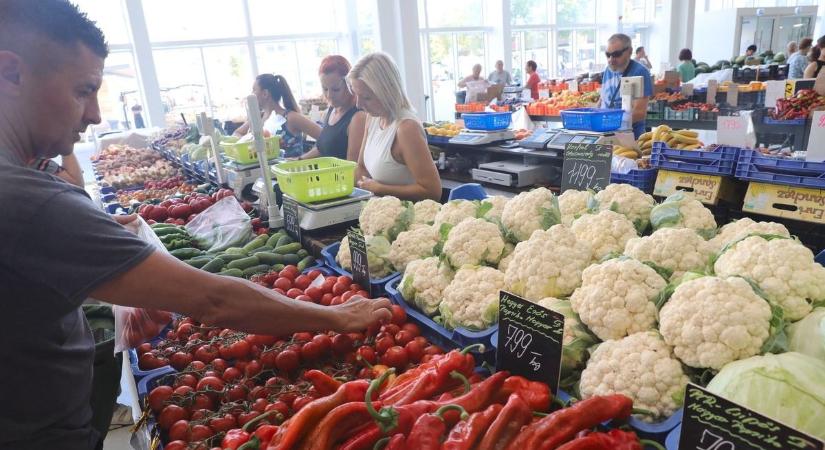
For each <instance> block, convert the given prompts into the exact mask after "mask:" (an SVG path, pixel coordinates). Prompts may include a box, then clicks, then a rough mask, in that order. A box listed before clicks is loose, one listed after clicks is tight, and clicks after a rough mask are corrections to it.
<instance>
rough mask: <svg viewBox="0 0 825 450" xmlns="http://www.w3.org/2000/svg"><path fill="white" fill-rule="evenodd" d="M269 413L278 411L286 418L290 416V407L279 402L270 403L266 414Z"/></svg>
mask: <svg viewBox="0 0 825 450" xmlns="http://www.w3.org/2000/svg"><path fill="white" fill-rule="evenodd" d="M269 411H278V413H280V414H282V415H283V416H284V417H286V416H287V415H288V414H289V405H287V404H286V403H284V402H282V401H280V400H278V401H275V402H272V403H270V404H269V405H268V406H267V407H266V410H265V411H264V412H269Z"/></svg>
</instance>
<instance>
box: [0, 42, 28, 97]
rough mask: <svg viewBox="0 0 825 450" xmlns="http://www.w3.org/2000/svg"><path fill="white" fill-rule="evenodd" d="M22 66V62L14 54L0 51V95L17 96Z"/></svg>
mask: <svg viewBox="0 0 825 450" xmlns="http://www.w3.org/2000/svg"><path fill="white" fill-rule="evenodd" d="M22 66H23V60H22V59H21V58H20V56H18V55H17V54H16V53H14V52H10V51H8V50H0V94H4V95H9V96H17V95H19V93H20V88H21V86H20V79H21V77H20V73H21V69H22Z"/></svg>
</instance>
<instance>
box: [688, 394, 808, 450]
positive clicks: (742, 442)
mask: <svg viewBox="0 0 825 450" xmlns="http://www.w3.org/2000/svg"><path fill="white" fill-rule="evenodd" d="M777 401H780V400H779V399H777ZM822 448H823V443H822V441H820V440H819V439H817V438H814V437H812V436H809V435H807V434H805V433H802V432H801V431H798V430H794V429H793V428H791V427H788V426H786V425H784V424H782V423H779V422H777V421H775V420H771V419H769V418H767V417H765V416H763V415H762V414H759V413H757V412H755V411H751V410H750V409H748V408H745V407H744V406H740V405H737V404H736V403H734V402H732V401H730V400H726V399H724V398H722V397H720V396H718V395H716V394H713V393H711V392H708V391H707V390H705V389H703V388H701V387H699V386H697V385H695V384H688V385H687V387H686V388H685V412H684V416H683V418H682V431H681V433H680V434H679V449H680V450H771V449H775V450H790V449H799V450H802V449H806V450H822Z"/></svg>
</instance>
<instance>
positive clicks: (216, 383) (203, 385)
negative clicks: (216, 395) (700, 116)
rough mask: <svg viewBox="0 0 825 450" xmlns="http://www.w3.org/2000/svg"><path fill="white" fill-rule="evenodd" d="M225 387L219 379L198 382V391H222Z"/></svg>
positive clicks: (213, 378)
mask: <svg viewBox="0 0 825 450" xmlns="http://www.w3.org/2000/svg"><path fill="white" fill-rule="evenodd" d="M223 386H224V382H223V380H221V379H220V378H218V377H203V378H201V380H200V381H198V386H197V388H196V389H197V390H199V391H213V392H217V391H222V390H223Z"/></svg>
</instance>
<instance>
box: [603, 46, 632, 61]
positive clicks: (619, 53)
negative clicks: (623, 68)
mask: <svg viewBox="0 0 825 450" xmlns="http://www.w3.org/2000/svg"><path fill="white" fill-rule="evenodd" d="M628 50H630V47H625V48H623V49H621V50H616V51H615V52H604V56H607V58H608V59H610V58H618V57H620V56H622V54H624V52H626V51H628Z"/></svg>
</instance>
